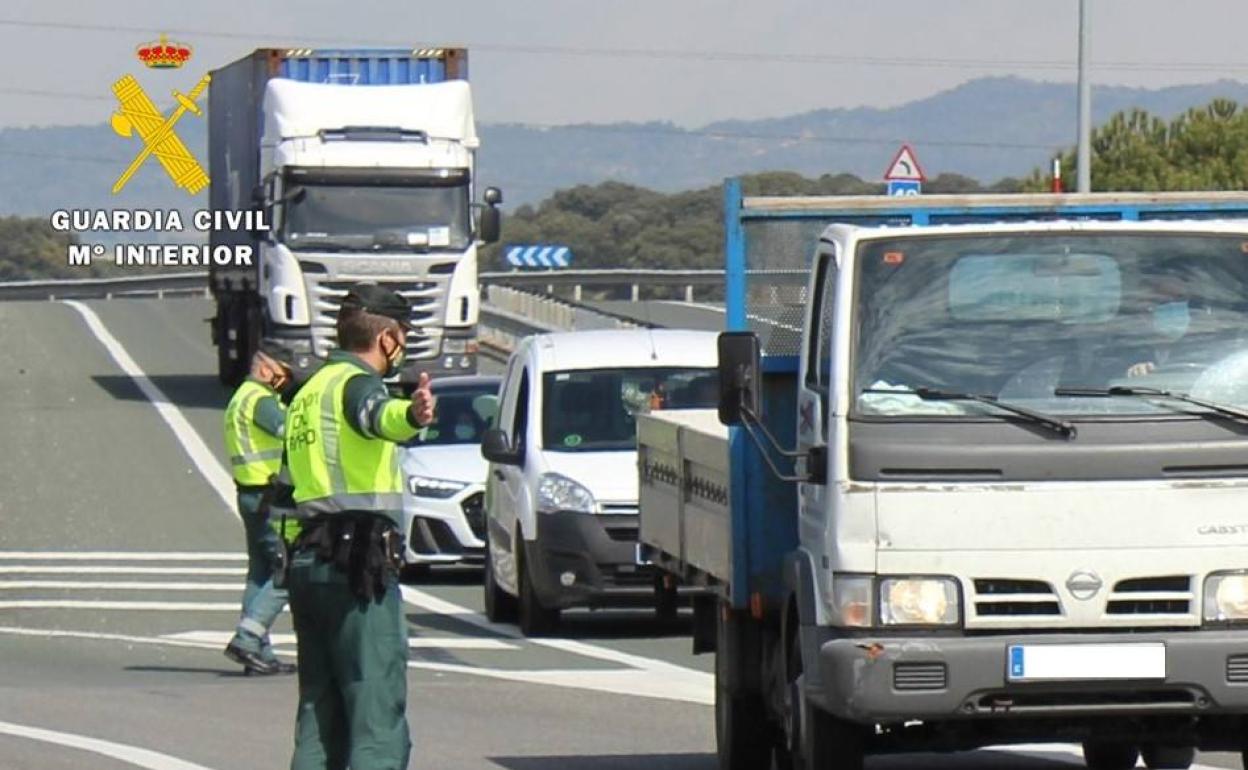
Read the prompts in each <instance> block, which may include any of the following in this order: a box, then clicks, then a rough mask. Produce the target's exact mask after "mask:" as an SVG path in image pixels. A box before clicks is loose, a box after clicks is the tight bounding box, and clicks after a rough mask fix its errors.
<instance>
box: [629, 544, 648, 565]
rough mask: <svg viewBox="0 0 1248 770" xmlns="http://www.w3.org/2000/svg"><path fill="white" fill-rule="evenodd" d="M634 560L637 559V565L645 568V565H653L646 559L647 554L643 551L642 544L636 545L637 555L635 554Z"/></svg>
mask: <svg viewBox="0 0 1248 770" xmlns="http://www.w3.org/2000/svg"><path fill="white" fill-rule="evenodd" d="M633 558H634V559H635V561H636V563H637V564H639V565H643V566H644V565H646V564H651V563H652V562H651V561H650V560H649V559H647V558H646V555H645V553H644V552H643V551H642V550H641V543H638V544H637V545H636V552H635V554H634V557H633Z"/></svg>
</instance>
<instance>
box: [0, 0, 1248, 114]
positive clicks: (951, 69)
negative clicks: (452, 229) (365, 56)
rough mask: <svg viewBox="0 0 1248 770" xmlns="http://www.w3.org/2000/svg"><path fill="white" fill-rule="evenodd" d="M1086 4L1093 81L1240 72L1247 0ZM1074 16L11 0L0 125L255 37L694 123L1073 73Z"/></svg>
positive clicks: (512, 106)
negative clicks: (185, 55) (160, 60)
mask: <svg viewBox="0 0 1248 770" xmlns="http://www.w3.org/2000/svg"><path fill="white" fill-rule="evenodd" d="M1088 2H1090V3H1091V4H1092V5H1091V7H1092V34H1093V55H1092V61H1093V64H1094V70H1093V75H1094V80H1095V82H1097V83H1105V84H1110V83H1112V84H1122V85H1134V86H1149V87H1156V86H1163V85H1173V84H1178V83H1191V82H1203V81H1209V80H1215V79H1219V78H1235V79H1248V47H1246V46H1245V45H1244V42H1243V35H1244V30H1245V29H1248V2H1244V0H1190V1H1189V2H1175V0H1164V1H1163V0H1088ZM1077 18H1078V13H1077V0H862V1H859V2H838V1H837V0H631V1H630V2H619V1H618V0H482V1H475V0H445V1H444V2H428V0H387V1H384V2H383V0H300V1H299V2H295V1H294V0H215V1H214V2H210V3H209V2H192V1H191V0H5V2H4V3H3V5H0V72H3V73H4V79H3V81H0V125H3V126H27V125H47V124H70V123H92V122H99V121H102V120H104V119H106V118H107V116H108V114H109V112H111V109H112V105H111V96H110V91H109V87H110V84H111V83H112V82H113V81H114V80H115V79H117V78H118V77H120V76H121V75H122V74H125V73H127V72H130V73H134V74H143V82H144V83H145V85H147V86H148V87H149V88H151V89H153V90H154V93H153V95H154V96H156V100H157V103H158V104H159V105H160V106H162V107H165V106H167V105H168V103H169V101H170V100H169V98H168V96H167V89H168V88H172V87H181V88H189V87H190V86H191V85H192V84H193V83H194V81H195V80H196V79H197V78H198V77H199V76H200V75H201V74H203V72H204V71H205V70H208V69H211V68H214V67H217V66H220V65H221V64H224V63H226V62H228V61H230V60H232V59H234V58H237V57H239V56H241V55H243V54H245V53H246V52H248V51H249V50H251V49H253V48H256V47H259V46H282V47H285V46H303V47H329V46H332V45H335V44H337V45H386V44H389V45H398V46H413V45H417V44H439V43H440V44H462V45H467V46H468V47H469V48H470V51H471V54H470V56H471V59H470V62H471V73H472V82H473V85H474V89H475V94H476V105H477V115H478V118H479V119H481V120H486V121H517V122H528V123H542V124H559V123H569V122H601V121H615V120H637V121H641V120H667V121H673V122H676V123H679V124H682V125H688V126H692V125H700V124H703V123H706V122H709V121H713V120H718V119H722V118H755V117H763V116H778V115H786V114H790V113H794V112H800V111H805V110H811V109H818V108H824V107H848V106H860V105H869V106H889V105H894V104H899V103H903V102H907V101H911V100H913V99H915V98H919V97H923V96H927V95H930V94H933V93H935V92H937V91H940V90H944V89H947V88H950V87H952V86H954V85H957V84H958V83H961V82H963V81H965V80H968V79H971V78H974V77H979V76H983V75H989V74H997V75H1003V74H1013V75H1021V76H1024V77H1031V78H1035V79H1041V80H1073V79H1074V77H1075V71H1074V64H1075V54H1076V29H1077V27H1076V23H1077ZM160 30H168V31H169V32H170V34H171V37H174V38H175V39H177V40H179V41H184V42H187V43H190V44H192V45H193V46H194V49H195V54H194V58H193V59H192V61H191V62H190V64H188V65H187V67H186V68H185V70H184V71H181V72H178V73H176V74H173V75H169V74H167V73H143V72H142V71H143V67H142V66H141V65H140V64H139V63H138V62H137V61H136V59H135V58H134V48H135V46H136V45H137V44H139V43H141V42H144V41H146V40H150V39H153V38H154V37H155V36H156V33H157V32H158V31H160ZM156 75H159V76H160V77H159V78H156V77H155V76H156ZM155 89H161V92H160V93H161V96H157V92H156V91H155ZM162 97H163V98H162Z"/></svg>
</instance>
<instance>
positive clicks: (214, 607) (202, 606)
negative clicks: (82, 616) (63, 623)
mask: <svg viewBox="0 0 1248 770" xmlns="http://www.w3.org/2000/svg"><path fill="white" fill-rule="evenodd" d="M0 610H136V611H159V612H226V611H228V612H235V613H237V612H238V611H239V604H238V602H113V601H93V600H79V599H18V600H15V601H5V602H0Z"/></svg>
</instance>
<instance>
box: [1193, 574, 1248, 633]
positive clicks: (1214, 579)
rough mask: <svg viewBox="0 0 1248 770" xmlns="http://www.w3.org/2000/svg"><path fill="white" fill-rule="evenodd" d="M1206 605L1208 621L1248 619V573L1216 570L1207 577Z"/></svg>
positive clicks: (1206, 618) (1223, 621) (1224, 621)
mask: <svg viewBox="0 0 1248 770" xmlns="http://www.w3.org/2000/svg"><path fill="white" fill-rule="evenodd" d="M1204 605H1205V620H1206V621H1207V622H1212V623H1218V622H1222V623H1227V622H1231V623H1233V622H1239V621H1245V620H1248V573H1243V572H1215V573H1214V574H1212V575H1210V576H1209V577H1207V578H1205V601H1204Z"/></svg>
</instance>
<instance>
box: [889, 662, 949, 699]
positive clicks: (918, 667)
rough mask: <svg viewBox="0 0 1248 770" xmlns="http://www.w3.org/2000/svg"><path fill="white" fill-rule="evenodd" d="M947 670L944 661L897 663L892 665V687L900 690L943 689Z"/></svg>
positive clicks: (945, 684) (946, 682)
mask: <svg viewBox="0 0 1248 770" xmlns="http://www.w3.org/2000/svg"><path fill="white" fill-rule="evenodd" d="M948 675H949V671H948V669H947V668H946V667H945V664H944V663H898V664H896V665H894V666H893V689H894V690H900V691H903V692H905V691H910V692H913V691H915V690H943V689H945V687H946V686H947V684H948V681H947V680H948Z"/></svg>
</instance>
